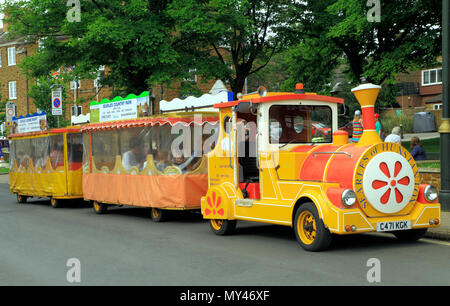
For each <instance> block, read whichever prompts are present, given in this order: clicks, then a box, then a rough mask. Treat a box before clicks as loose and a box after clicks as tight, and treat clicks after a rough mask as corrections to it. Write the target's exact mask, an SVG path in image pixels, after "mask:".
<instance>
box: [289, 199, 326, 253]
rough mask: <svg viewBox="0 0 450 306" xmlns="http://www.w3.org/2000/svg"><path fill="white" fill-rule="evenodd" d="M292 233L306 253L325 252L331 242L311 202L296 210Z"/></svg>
mask: <svg viewBox="0 0 450 306" xmlns="http://www.w3.org/2000/svg"><path fill="white" fill-rule="evenodd" d="M294 231H295V237H296V238H297V241H298V242H299V243H300V245H301V246H302V248H303V249H305V250H307V251H312V252H318V251H323V250H326V249H327V248H329V246H330V244H331V241H332V240H333V239H332V238H333V236H332V235H331V233H330V231H329V230H328V229H327V228H325V226H324V224H323V221H322V219H320V218H319V214H318V212H317V209H316V206H315V205H314V204H313V203H312V202H307V203H304V204H302V206H300V207H299V208H298V210H297V212H296V213H295V217H294Z"/></svg>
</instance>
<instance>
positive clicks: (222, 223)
mask: <svg viewBox="0 0 450 306" xmlns="http://www.w3.org/2000/svg"><path fill="white" fill-rule="evenodd" d="M209 226H210V227H211V230H212V231H213V233H214V234H216V235H221V236H224V235H231V234H233V233H234V231H235V230H236V220H225V219H210V223H209Z"/></svg>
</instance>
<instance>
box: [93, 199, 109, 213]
mask: <svg viewBox="0 0 450 306" xmlns="http://www.w3.org/2000/svg"><path fill="white" fill-rule="evenodd" d="M92 207H93V208H94V212H95V213H96V214H97V215H102V214H104V213H106V211H107V210H108V206H107V205H106V204H103V203H99V202H97V201H92Z"/></svg>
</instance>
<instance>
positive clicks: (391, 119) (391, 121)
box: [380, 112, 413, 135]
mask: <svg viewBox="0 0 450 306" xmlns="http://www.w3.org/2000/svg"><path fill="white" fill-rule="evenodd" d="M380 121H381V124H382V126H383V130H384V133H385V134H386V135H389V134H390V133H391V131H392V129H393V128H394V127H395V126H401V127H402V130H403V133H412V132H413V117H412V116H408V115H407V114H405V112H402V113H401V114H400V116H398V115H397V113H389V114H387V115H384V116H383V117H382V118H381V120H380Z"/></svg>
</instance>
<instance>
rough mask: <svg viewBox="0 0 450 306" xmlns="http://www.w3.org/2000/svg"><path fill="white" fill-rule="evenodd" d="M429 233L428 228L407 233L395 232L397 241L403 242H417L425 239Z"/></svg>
mask: <svg viewBox="0 0 450 306" xmlns="http://www.w3.org/2000/svg"><path fill="white" fill-rule="evenodd" d="M426 232H427V229H426V228H419V229H411V230H407V231H396V232H393V234H394V235H395V237H397V239H399V240H402V241H416V240H418V239H420V238H423V237H424V236H425V234H426Z"/></svg>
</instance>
